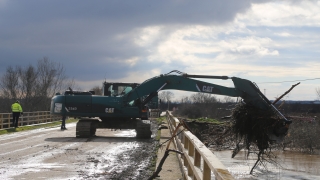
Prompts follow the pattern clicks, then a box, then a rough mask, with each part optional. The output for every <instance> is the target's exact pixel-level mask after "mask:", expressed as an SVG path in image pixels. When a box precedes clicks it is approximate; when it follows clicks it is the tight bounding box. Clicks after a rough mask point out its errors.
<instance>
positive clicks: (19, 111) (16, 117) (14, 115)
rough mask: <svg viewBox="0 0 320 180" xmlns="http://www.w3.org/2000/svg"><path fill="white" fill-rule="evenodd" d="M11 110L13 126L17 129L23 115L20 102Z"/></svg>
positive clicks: (14, 104) (13, 105)
mask: <svg viewBox="0 0 320 180" xmlns="http://www.w3.org/2000/svg"><path fill="white" fill-rule="evenodd" d="M11 110H12V126H14V127H15V128H17V127H18V120H19V117H20V115H23V110H22V107H21V105H20V102H19V101H18V100H17V101H16V102H15V103H13V104H12V106H11Z"/></svg>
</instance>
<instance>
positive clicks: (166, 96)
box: [159, 91, 174, 110]
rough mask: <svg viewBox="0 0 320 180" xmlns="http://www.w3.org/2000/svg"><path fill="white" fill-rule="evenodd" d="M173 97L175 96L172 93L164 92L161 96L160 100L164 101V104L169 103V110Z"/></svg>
mask: <svg viewBox="0 0 320 180" xmlns="http://www.w3.org/2000/svg"><path fill="white" fill-rule="evenodd" d="M173 97H174V94H173V92H171V91H162V92H161V93H160V94H159V98H160V99H162V100H163V101H164V102H166V103H168V110H169V103H170V101H171V99H172V98H173Z"/></svg>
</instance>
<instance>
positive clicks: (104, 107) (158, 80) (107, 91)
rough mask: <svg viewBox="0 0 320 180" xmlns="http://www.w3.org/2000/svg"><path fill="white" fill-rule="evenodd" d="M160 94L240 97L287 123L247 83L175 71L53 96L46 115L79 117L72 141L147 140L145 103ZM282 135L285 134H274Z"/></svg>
mask: <svg viewBox="0 0 320 180" xmlns="http://www.w3.org/2000/svg"><path fill="white" fill-rule="evenodd" d="M174 73H175V74H174ZM195 78H196V79H195ZM198 78H209V79H221V80H229V79H231V80H232V81H233V84H234V87H224V86H220V85H216V84H212V83H208V82H204V81H200V80H197V79H198ZM161 90H182V91H190V92H200V93H209V94H217V95H225V96H230V97H240V98H242V100H243V103H246V104H250V105H252V106H254V107H256V108H259V109H261V110H266V111H267V110H270V109H272V110H273V111H274V112H275V114H277V115H278V116H279V117H281V119H282V120H283V127H284V126H285V125H286V124H290V123H291V121H290V120H287V119H286V117H284V116H283V115H282V114H281V113H280V112H279V111H278V110H277V108H276V107H274V106H273V104H272V103H271V102H270V101H269V100H268V99H267V98H266V97H265V96H264V95H263V94H262V93H261V91H260V90H259V88H258V87H257V86H256V85H255V84H254V83H252V82H251V81H249V80H246V79H241V78H238V77H228V76H210V75H190V74H186V73H182V72H180V71H177V70H174V71H171V72H169V73H167V74H161V75H160V76H156V77H153V78H151V79H148V80H146V81H144V82H143V83H141V84H138V83H111V82H104V84H103V94H102V95H94V93H93V92H90V91H89V92H83V91H73V90H72V89H70V88H69V90H67V91H65V93H64V94H62V95H60V94H57V95H56V96H54V97H53V98H52V100H51V109H50V112H51V114H53V115H60V116H69V117H80V119H79V121H78V123H77V125H76V137H90V136H94V135H95V132H96V129H97V128H109V129H135V130H136V132H137V137H138V138H150V137H151V130H150V121H149V120H148V119H149V112H148V111H149V108H148V103H150V102H152V101H155V100H157V98H158V92H159V91H161ZM285 135H286V132H283V134H280V135H279V134H277V136H285Z"/></svg>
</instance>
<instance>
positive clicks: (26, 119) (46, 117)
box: [0, 111, 62, 129]
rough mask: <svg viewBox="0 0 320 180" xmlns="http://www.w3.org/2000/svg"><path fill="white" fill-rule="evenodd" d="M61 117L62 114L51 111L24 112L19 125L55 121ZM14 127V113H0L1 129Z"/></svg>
mask: <svg viewBox="0 0 320 180" xmlns="http://www.w3.org/2000/svg"><path fill="white" fill-rule="evenodd" d="M61 119H62V118H61V117H60V116H53V115H51V114H50V111H34V112H23V115H20V118H19V121H18V126H25V125H31V124H40V123H47V122H54V121H59V120H61ZM12 127H14V126H13V125H12V113H0V129H8V128H12Z"/></svg>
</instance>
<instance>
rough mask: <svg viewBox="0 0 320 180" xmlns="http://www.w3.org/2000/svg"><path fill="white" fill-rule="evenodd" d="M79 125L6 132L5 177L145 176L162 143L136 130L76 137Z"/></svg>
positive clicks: (1, 154)
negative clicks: (138, 137)
mask: <svg viewBox="0 0 320 180" xmlns="http://www.w3.org/2000/svg"><path fill="white" fill-rule="evenodd" d="M75 125H76V124H75V123H72V124H68V125H67V128H68V130H66V131H61V130H60V127H55V128H47V129H44V128H43V129H37V130H32V131H23V132H17V133H12V134H7V135H2V136H0V179H13V180H14V179H46V180H47V179H52V180H55V179H129V178H133V179H145V178H146V177H148V176H149V175H148V173H150V172H149V170H148V166H149V163H150V158H152V156H153V155H154V152H153V150H154V147H155V143H156V141H154V140H153V139H147V140H141V139H137V138H135V135H136V133H135V130H117V131H112V130H109V129H97V132H96V135H97V137H92V138H76V137H75Z"/></svg>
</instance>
